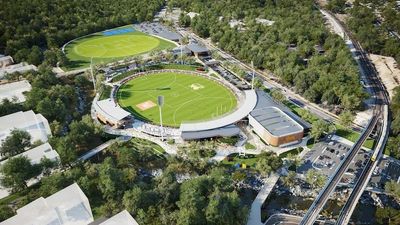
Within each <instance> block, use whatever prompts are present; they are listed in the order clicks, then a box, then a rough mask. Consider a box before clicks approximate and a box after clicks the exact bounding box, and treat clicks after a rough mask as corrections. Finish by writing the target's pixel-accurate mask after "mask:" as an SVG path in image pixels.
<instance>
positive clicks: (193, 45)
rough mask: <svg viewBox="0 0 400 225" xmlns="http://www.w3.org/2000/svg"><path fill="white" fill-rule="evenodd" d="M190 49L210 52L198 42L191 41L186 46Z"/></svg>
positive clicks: (198, 51)
mask: <svg viewBox="0 0 400 225" xmlns="http://www.w3.org/2000/svg"><path fill="white" fill-rule="evenodd" d="M186 47H187V48H188V49H189V50H190V51H192V52H194V53H204V52H209V50H208V49H207V48H206V47H204V46H202V45H199V44H196V43H190V44H188V45H187V46H186Z"/></svg>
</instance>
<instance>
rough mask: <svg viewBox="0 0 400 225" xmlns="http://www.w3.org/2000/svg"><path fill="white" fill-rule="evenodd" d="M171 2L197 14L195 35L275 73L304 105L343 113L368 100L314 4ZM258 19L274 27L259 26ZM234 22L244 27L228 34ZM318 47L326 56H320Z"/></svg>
mask: <svg viewBox="0 0 400 225" xmlns="http://www.w3.org/2000/svg"><path fill="white" fill-rule="evenodd" d="M172 2H173V4H174V5H175V6H180V7H181V8H182V9H183V10H186V11H194V12H197V13H199V14H200V15H199V16H196V17H194V18H193V19H192V20H191V28H192V29H193V30H194V31H195V32H196V33H197V34H198V35H200V36H202V37H211V40H212V41H213V42H215V43H217V44H218V46H219V47H221V48H222V49H224V50H226V51H228V52H230V53H233V54H234V55H235V56H236V57H238V58H239V59H241V60H244V61H246V62H248V63H250V62H251V61H253V62H254V65H255V66H256V67H258V68H261V69H263V68H266V69H269V70H271V71H273V72H274V74H275V75H276V76H277V77H278V78H279V80H280V81H281V82H282V83H284V84H286V85H288V86H293V87H294V88H295V89H296V91H297V92H298V93H300V94H303V95H304V96H305V97H306V98H307V99H309V100H311V101H313V102H317V103H326V104H328V105H341V106H342V107H343V108H345V109H347V110H355V109H357V108H359V107H360V106H361V105H362V100H363V99H364V98H365V97H366V95H365V93H364V91H363V89H362V86H361V85H360V83H359V73H358V68H357V66H356V64H355V62H354V60H353V59H352V57H351V54H350V51H349V49H348V48H347V47H346V46H345V44H344V42H343V40H341V39H340V37H339V36H337V35H334V34H331V33H330V32H329V31H328V30H327V28H326V27H325V25H324V20H323V18H322V16H321V13H320V12H319V11H318V9H316V8H314V6H313V5H314V2H313V1H311V0H306V1H294V0H290V1H272V0H267V1H251V0H244V1H243V0H233V1H228V0H224V1H217V2H216V1H211V0H206V1H204V0H195V1H192V0H173V1H172ZM256 18H265V19H268V20H272V21H275V23H274V24H273V25H271V26H267V25H263V24H260V23H257V22H256ZM232 19H234V20H242V21H243V22H244V24H245V25H244V26H242V27H241V28H238V27H237V26H236V27H233V28H231V27H230V26H229V21H230V20H232ZM181 20H183V18H182V19H181ZM185 20H186V18H185ZM181 22H182V23H183V22H184V21H181ZM243 29H244V30H243ZM316 46H319V47H321V48H322V49H323V50H324V51H325V52H324V53H322V54H321V53H320V52H319V51H318V50H317V49H318V48H317V47H316ZM338 68H340V69H338Z"/></svg>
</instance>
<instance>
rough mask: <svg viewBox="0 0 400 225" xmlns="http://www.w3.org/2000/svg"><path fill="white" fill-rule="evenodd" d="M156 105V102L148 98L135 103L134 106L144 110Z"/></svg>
mask: <svg viewBox="0 0 400 225" xmlns="http://www.w3.org/2000/svg"><path fill="white" fill-rule="evenodd" d="M156 105H157V104H156V103H154V102H153V101H151V100H148V101H145V102H142V103H140V104H137V105H136V107H138V108H139V109H140V110H141V111H145V110H148V109H151V108H153V107H155V106H156Z"/></svg>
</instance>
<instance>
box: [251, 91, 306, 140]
mask: <svg viewBox="0 0 400 225" xmlns="http://www.w3.org/2000/svg"><path fill="white" fill-rule="evenodd" d="M249 125H250V126H251V127H252V129H253V131H254V132H255V133H256V134H257V135H258V136H259V137H260V138H261V139H262V140H263V141H265V142H266V143H268V144H270V145H271V146H279V147H284V146H287V145H291V144H294V143H298V142H300V141H301V139H302V138H303V136H304V132H305V131H307V130H308V129H309V128H310V125H309V124H308V123H307V122H305V121H303V120H302V119H301V118H299V117H298V116H297V115H295V114H294V113H293V112H291V111H290V110H289V109H287V108H286V107H285V106H283V105H281V104H279V103H277V102H275V101H274V100H273V99H272V97H271V96H269V95H268V94H267V93H265V92H264V91H257V105H256V107H255V108H254V110H253V111H252V112H251V113H250V114H249Z"/></svg>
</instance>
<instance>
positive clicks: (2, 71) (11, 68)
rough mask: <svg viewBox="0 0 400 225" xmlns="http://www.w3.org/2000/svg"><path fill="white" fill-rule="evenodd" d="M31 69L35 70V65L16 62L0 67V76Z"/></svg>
mask: <svg viewBox="0 0 400 225" xmlns="http://www.w3.org/2000/svg"><path fill="white" fill-rule="evenodd" d="M31 70H35V71H36V70H37V67H36V66H34V65H28V64H26V63H18V64H14V65H10V66H7V67H4V68H0V78H1V77H3V76H4V75H5V74H11V73H16V72H19V73H24V72H27V71H31Z"/></svg>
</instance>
